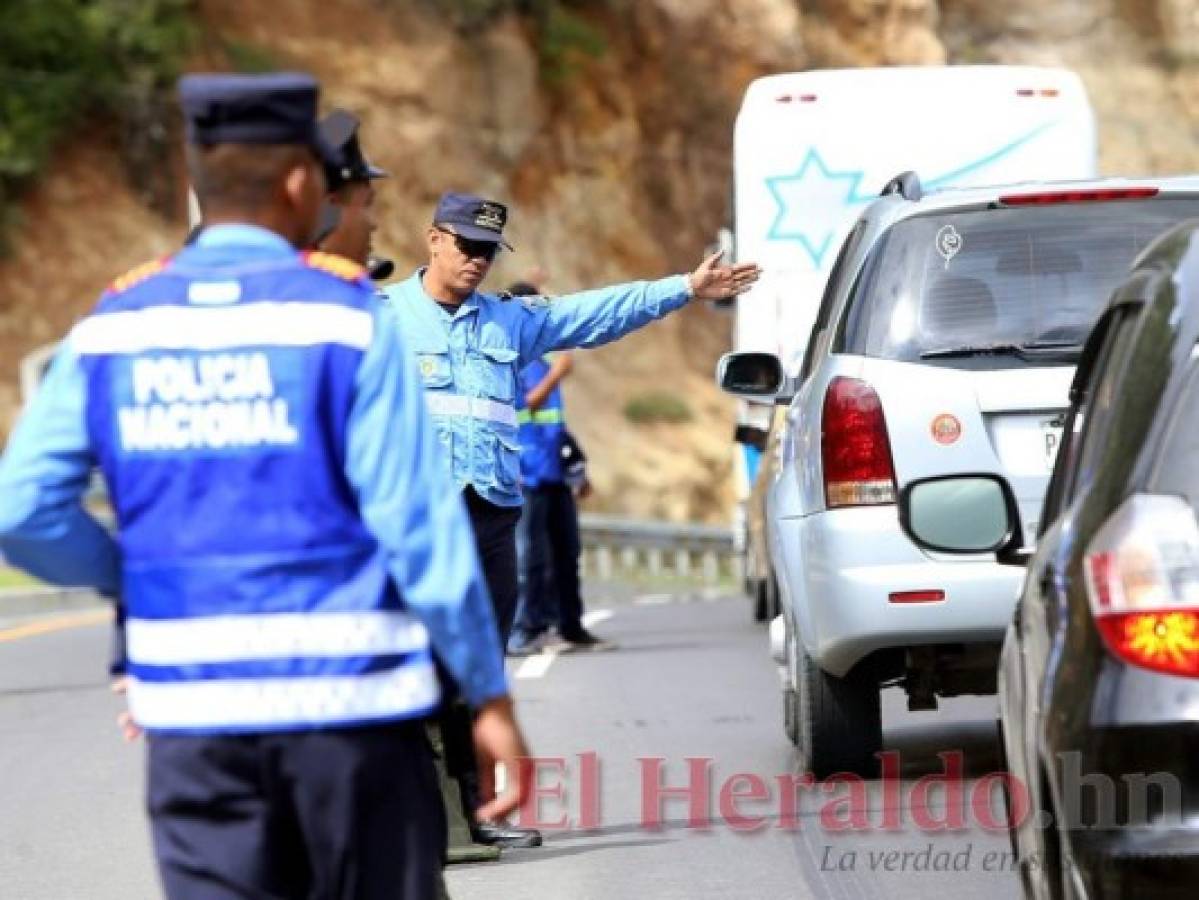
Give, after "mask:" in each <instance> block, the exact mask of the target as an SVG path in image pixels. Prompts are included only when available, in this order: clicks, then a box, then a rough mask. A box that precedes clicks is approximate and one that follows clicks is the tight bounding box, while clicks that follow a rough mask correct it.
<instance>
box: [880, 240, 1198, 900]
mask: <svg viewBox="0 0 1199 900" xmlns="http://www.w3.org/2000/svg"><path fill="white" fill-rule="evenodd" d="M1062 441H1063V442H1062V446H1061V450H1060V453H1059V456H1058V460H1057V464H1056V466H1055V468H1054V472H1053V478H1052V481H1051V482H1050V486H1049V491H1048V494H1047V496H1046V501H1045V509H1044V513H1043V515H1042V517H1041V522H1042V525H1041V533H1040V534H1039V535H1038V540H1037V545H1036V550H1035V552H1033V554H1032V555H1031V558H1030V559H1018V557H1020V556H1021V555H1024V556H1025V557H1027V553H1026V552H1025V551H1020V550H1019V549H1018V548H1019V547H1020V545H1021V544H1022V543H1023V540H1022V536H1021V535H1019V534H1018V530H1019V525H1018V524H1017V523H1018V522H1019V518H1018V516H1016V514H1015V511H1014V510H1015V506H1014V500H1013V499H1012V496H1011V491H1010V488H1009V487H1008V486H1007V485H1006V484H1005V483H1004V482H1003V481H1002V479H1000V478H998V477H996V476H994V475H976V476H966V477H955V478H948V479H945V478H942V479H938V480H935V481H926V482H923V483H916V484H913V485H909V487H908V489H907V491H906V492H905V496H904V498H903V502H902V504H901V506H902V510H903V513H902V514H903V516H904V520H905V523H906V525H907V527H908V528H909V533H911V534H912V535H913V536H914V537H915V538H917V539H918V540H920V541H921V542H922V543H923V544H924V545H925V546H926V547H928V548H930V549H937V550H942V551H947V552H979V551H986V552H992V551H997V552H998V553H999V555H1000V559H1001V560H1002V559H1004V558H1007V559H1008V560H1009V561H1013V562H1015V561H1019V562H1027V565H1028V573H1027V578H1026V580H1025V583H1024V587H1023V592H1022V595H1021V597H1020V599H1019V602H1018V604H1017V608H1016V613H1015V618H1014V621H1013V623H1012V625H1011V627H1010V628H1009V629H1008V633H1007V636H1006V640H1005V643H1004V647H1003V651H1002V655H1001V659H1000V671H999V695H1000V729H1001V738H1002V742H1003V749H1004V752H1005V755H1006V758H1007V761H1008V766H1009V769H1010V772H1011V778H1010V779H1009V783H1008V792H1007V794H1008V808H1009V811H1010V820H1011V821H1012V823H1013V825H1012V828H1011V835H1012V846H1013V852H1014V855H1015V863H1016V865H1017V866H1018V868H1019V871H1020V874H1021V876H1022V879H1023V882H1024V885H1025V889H1026V891H1027V893H1028V894H1029V896H1033V897H1038V898H1042V897H1044V898H1069V897H1080V898H1081V897H1086V898H1110V897H1135V898H1155V897H1194V896H1196V895H1197V894H1199V513H1197V511H1199V222H1191V223H1188V224H1185V225H1182V226H1179V227H1177V228H1175V229H1172V230H1171V231H1169V232H1167V233H1166V234H1164V235H1163V236H1161V237H1160V238H1158V239H1157V240H1156V241H1154V242H1153V244H1152V245H1150V247H1148V248H1147V249H1146V251H1145V252H1144V253H1143V254H1142V255H1141V256H1140V258H1139V259H1138V261H1137V263H1136V265H1135V266H1134V268H1133V271H1132V273H1131V275H1130V276H1129V277H1128V278H1127V279H1126V281H1125V282H1124V283H1123V285H1122V286H1121V287H1120V288H1119V289H1118V290H1117V291H1116V292H1115V294H1114V295H1113V297H1112V299H1111V301H1110V303H1109V304H1108V306H1107V308H1106V310H1105V312H1104V313H1103V315H1102V317H1101V318H1100V319H1099V321H1098V323H1097V325H1096V327H1095V330H1094V332H1093V333H1092V334H1091V336H1090V338H1089V339H1088V342H1087V345H1086V348H1085V350H1084V352H1083V358H1082V361H1081V363H1080V365H1079V367H1078V370H1077V374H1076V376H1075V379H1074V382H1073V386H1072V388H1071V406H1070V410H1069V413H1068V416H1067V418H1066V421H1065V427H1064V430H1063V439H1062Z"/></svg>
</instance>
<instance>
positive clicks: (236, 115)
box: [179, 72, 342, 166]
mask: <svg viewBox="0 0 1199 900" xmlns="http://www.w3.org/2000/svg"><path fill="white" fill-rule="evenodd" d="M319 94H320V87H319V85H318V84H317V81H316V79H315V78H313V77H312V76H311V75H306V74H304V73H302V72H272V73H270V74H266V75H185V76H184V77H183V78H181V79H179V100H180V103H181V105H182V107H183V117H184V120H185V121H186V125H187V140H188V141H189V142H190V143H192V144H198V145H201V146H209V145H212V144H303V145H306V146H308V147H311V148H312V151H313V153H314V154H316V157H317V159H319V160H320V161H321V162H322V163H323V164H324V165H325V166H340V165H341V162H342V158H341V154H340V153H338V151H337V149H336V148H335V147H333V146H332V145H330V144H329V142H327V141H326V140H325V139H324V138H323V137H322V136H321V133H320V130H319V129H318V128H317V124H316V108H317V99H318V96H319Z"/></svg>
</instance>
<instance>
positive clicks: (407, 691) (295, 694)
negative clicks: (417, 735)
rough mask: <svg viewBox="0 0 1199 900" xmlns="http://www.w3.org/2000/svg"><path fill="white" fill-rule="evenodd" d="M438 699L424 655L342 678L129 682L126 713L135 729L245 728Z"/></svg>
mask: <svg viewBox="0 0 1199 900" xmlns="http://www.w3.org/2000/svg"><path fill="white" fill-rule="evenodd" d="M439 698H440V689H439V688H438V685H437V676H436V675H435V674H434V670H433V665H432V663H430V662H428V661H427V660H425V661H421V662H419V663H413V664H411V665H406V666H402V667H400V668H398V669H390V670H388V671H386V672H377V673H373V674H370V675H359V676H355V677H346V678H253V679H250V678H247V679H217V680H212V681H176V682H152V683H151V682H145V681H138V680H137V679H133V678H131V679H130V684H129V711H130V713H132V714H133V718H134V719H135V720H136V721H137V723H138V724H139V725H141V726H142V727H143V728H150V729H195V730H200V731H202V730H213V731H221V730H230V729H244V730H253V729H257V728H263V729H266V730H269V729H271V728H284V727H297V726H305V725H332V724H337V723H339V722H361V721H369V720H375V719H386V718H403V717H406V716H413V715H419V714H421V713H423V712H426V711H428V710H429V709H430V708H431V707H432V706H433V705H434V704H436V703H437V701H438V699H439Z"/></svg>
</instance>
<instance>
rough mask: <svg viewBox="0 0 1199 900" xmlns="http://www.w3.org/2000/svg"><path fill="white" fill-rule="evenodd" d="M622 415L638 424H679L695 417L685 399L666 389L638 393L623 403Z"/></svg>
mask: <svg viewBox="0 0 1199 900" xmlns="http://www.w3.org/2000/svg"><path fill="white" fill-rule="evenodd" d="M624 416H625V418H626V419H628V420H629V421H630V422H636V423H637V424H638V425H647V424H650V423H652V422H669V423H671V424H679V423H681V422H690V421H691V420H692V419H693V418H695V417H694V415H693V414H692V412H691V407H690V406H688V405H687V401H686V400H684V399H683V398H682V397H680V396H678V395H677V394H671V393H669V392H667V391H647V392H646V393H644V394H638V395H637V396H636V397H633V398H632V399H631V400H629V402H628V403H626V404H625V406H624Z"/></svg>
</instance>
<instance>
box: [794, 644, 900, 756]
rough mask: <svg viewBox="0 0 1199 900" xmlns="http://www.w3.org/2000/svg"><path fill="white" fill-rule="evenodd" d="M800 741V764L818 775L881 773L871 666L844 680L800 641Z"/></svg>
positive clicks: (880, 742)
mask: <svg viewBox="0 0 1199 900" xmlns="http://www.w3.org/2000/svg"><path fill="white" fill-rule="evenodd" d="M790 647H791V649H792V650H793V651H794V653H795V656H794V657H793V658H794V659H795V665H794V667H793V669H792V671H793V672H794V674H795V682H794V683H795V687H796V689H795V704H794V716H795V719H796V728H795V730H796V740H795V745H796V747H798V748H799V756H800V768H801V769H802V770H804V771H809V772H811V773H812V774H814V775H815V776H816V777H817V778H827V777H828V776H829V775H832V774H833V773H834V772H854V773H856V774H858V775H863V776H865V777H868V778H869V777H872V776H874V775H875V774H877V769H878V760H877V758H876V757H875V756H874V754H875V753H877V752H878V751H879V750H880V749H882V745H883V729H882V710H881V705H880V701H879V687H878V680H877V679H876V678H875V677H874V675H873V673H872V672H871V671H870V669H869V667H868V666H858V667H856V668H854V669H853V670H851V671H850V672H849V674H848V675H847V676H846V677H844V678H837V677H836V676H835V675H829V674H828V673H827V672H825V671H824V670H823V669H821V668H820V666H818V665H816V663H815V662H814V661H813V660H812V658H811V657H810V656H808V654H807V653H806V652H805V651H804V649H803V645H802V644H801V643H799V641H795V642H794V643H792V644H791V645H790Z"/></svg>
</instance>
